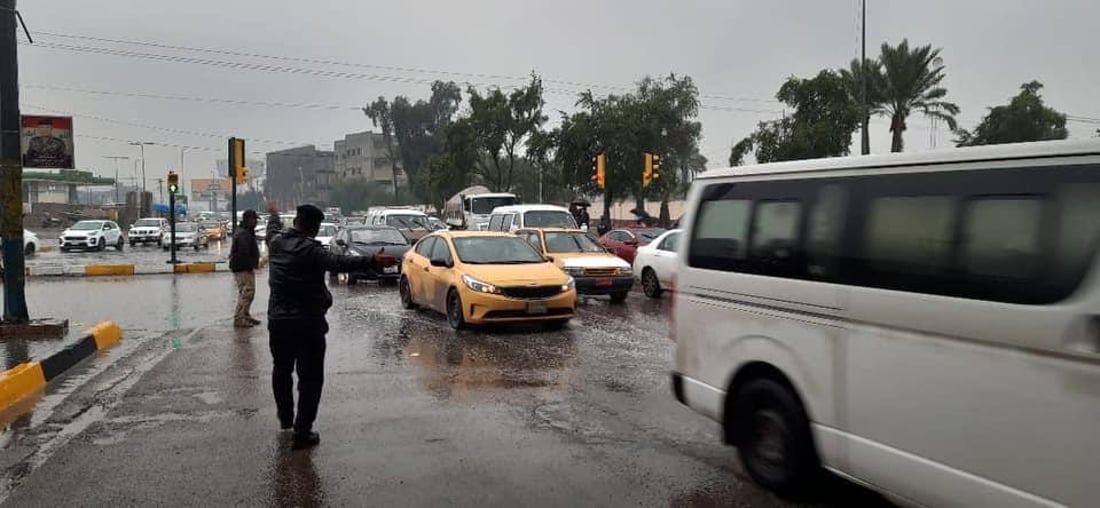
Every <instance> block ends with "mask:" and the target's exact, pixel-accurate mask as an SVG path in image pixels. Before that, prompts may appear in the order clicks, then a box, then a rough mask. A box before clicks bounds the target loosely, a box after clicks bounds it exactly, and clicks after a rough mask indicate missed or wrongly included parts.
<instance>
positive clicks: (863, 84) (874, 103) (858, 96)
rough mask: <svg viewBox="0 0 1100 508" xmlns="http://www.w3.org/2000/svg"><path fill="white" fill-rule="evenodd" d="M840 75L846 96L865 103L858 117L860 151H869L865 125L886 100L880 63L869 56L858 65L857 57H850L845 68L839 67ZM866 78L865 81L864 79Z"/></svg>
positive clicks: (867, 133) (881, 111)
mask: <svg viewBox="0 0 1100 508" xmlns="http://www.w3.org/2000/svg"><path fill="white" fill-rule="evenodd" d="M840 76H841V77H842V78H844V82H845V84H846V85H847V87H848V96H849V97H850V98H851V100H852V102H854V103H856V104H865V107H864V108H862V109H863V114H862V115H861V117H860V121H861V122H862V123H861V125H860V127H862V129H861V131H862V132H861V135H860V153H862V154H864V155H866V154H869V153H871V133H870V129H868V128H867V125H868V124H869V123H870V122H871V116H872V115H881V114H882V113H883V109H882V106H883V104H884V103H885V102H886V101H885V98H884V97H883V92H882V91H883V88H884V87H885V84H884V81H883V80H884V77H883V74H882V64H881V63H879V62H878V61H877V60H872V59H870V58H868V59H866V60H864V61H863V65H862V66H860V64H859V59H855V58H853V59H852V62H851V63H850V64H848V68H847V69H840ZM865 80H866V81H865Z"/></svg>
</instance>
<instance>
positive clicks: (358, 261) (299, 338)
mask: <svg viewBox="0 0 1100 508" xmlns="http://www.w3.org/2000/svg"><path fill="white" fill-rule="evenodd" d="M324 219H325V214H324V213H323V212H322V211H321V209H320V208H317V207H316V206H313V205H302V206H299V207H298V215H297V217H295V218H294V225H293V227H291V228H289V229H287V230H286V231H285V232H283V233H282V234H280V235H277V236H276V237H275V238H274V239H270V241H271V247H270V249H271V251H270V257H269V259H270V261H269V263H270V273H269V275H268V284H269V286H270V287H271V296H270V300H269V301H268V306H267V330H268V333H269V338H270V345H271V356H272V359H273V360H274V369H273V371H272V374H271V387H272V390H273V391H274V393H275V405H276V407H277V408H278V416H279V423H280V427H281V428H282V429H284V430H285V429H290V428H293V429H294V441H293V449H295V450H298V449H303V448H309V447H312V446H314V445H316V444H317V443H319V442H320V441H321V438H320V436H318V434H317V433H316V432H314V431H313V421H314V419H316V417H317V406H318V405H319V404H320V402H321V387H322V385H323V384H324V364H325V334H326V333H328V322H327V321H325V314H326V313H327V312H328V309H329V307H331V306H332V295H331V294H330V293H329V292H328V288H327V287H325V272H326V271H331V272H337V273H339V272H356V271H360V270H364V269H366V268H367V266H368V265H369V263H370V258H369V257H352V256H339V255H336V254H331V253H329V251H327V250H325V248H324V247H322V246H321V243H320V242H318V241H317V240H315V239H314V238H315V237H316V236H317V232H318V231H319V230H320V227H321V222H322V221H324ZM295 369H297V371H298V412H297V415H295V412H294V393H293V390H292V388H293V379H292V378H291V373H292V372H294V371H295Z"/></svg>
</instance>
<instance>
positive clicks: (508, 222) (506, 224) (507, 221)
mask: <svg viewBox="0 0 1100 508" xmlns="http://www.w3.org/2000/svg"><path fill="white" fill-rule="evenodd" d="M515 218H516V214H514V213H510V214H508V215H505V216H504V221H503V222H502V223H501V224H500V230H501V231H508V230H509V229H511V228H512V220H514V219H515Z"/></svg>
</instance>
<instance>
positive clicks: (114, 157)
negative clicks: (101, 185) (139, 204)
mask: <svg viewBox="0 0 1100 508" xmlns="http://www.w3.org/2000/svg"><path fill="white" fill-rule="evenodd" d="M103 158H104V159H112V160H114V161H115V203H116V204H117V203H121V202H122V198H121V197H119V192H121V187H120V186H119V184H118V161H120V160H124V161H125V160H130V158H129V157H127V156H125V155H104V156H103Z"/></svg>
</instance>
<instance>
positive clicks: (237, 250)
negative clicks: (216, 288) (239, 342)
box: [229, 209, 260, 328]
mask: <svg viewBox="0 0 1100 508" xmlns="http://www.w3.org/2000/svg"><path fill="white" fill-rule="evenodd" d="M258 218H259V216H258V215H256V210H252V209H249V210H245V211H244V214H242V215H241V223H240V225H239V226H237V230H236V231H234V232H233V245H232V246H231V247H230V248H229V270H230V271H231V272H233V279H234V280H235V281H236V283H237V312H236V313H234V314H233V326H235V327H237V328H250V327H253V326H256V325H258V324H260V320H258V319H256V318H254V317H252V313H251V310H250V309H251V308H252V299H253V298H255V296H256V268H258V267H259V266H260V247H259V246H258V245H256V220H257V219H258Z"/></svg>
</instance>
